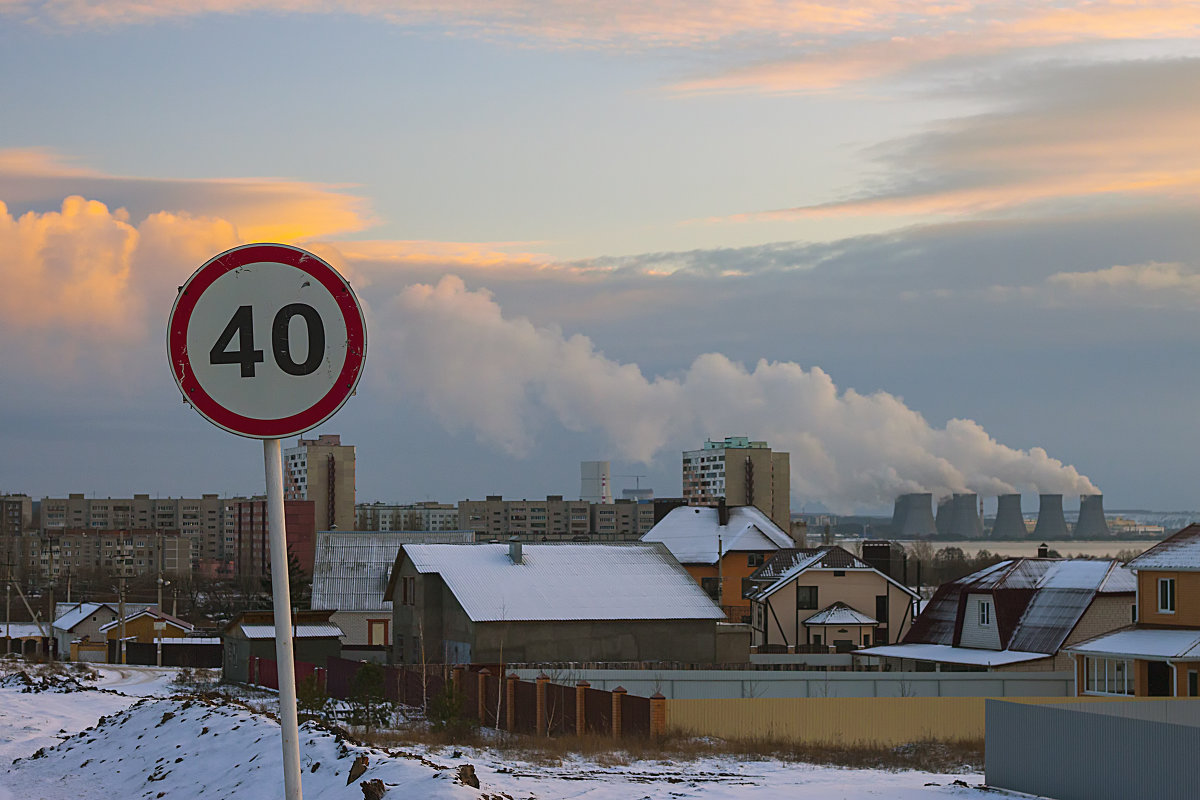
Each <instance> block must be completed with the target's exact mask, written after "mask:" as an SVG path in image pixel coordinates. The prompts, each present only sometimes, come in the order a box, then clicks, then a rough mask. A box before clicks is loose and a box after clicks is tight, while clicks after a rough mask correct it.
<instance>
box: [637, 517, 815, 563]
mask: <svg viewBox="0 0 1200 800" xmlns="http://www.w3.org/2000/svg"><path fill="white" fill-rule="evenodd" d="M727 512H728V514H729V519H728V524H726V525H722V524H721V520H720V517H719V513H720V511H719V509H716V508H710V507H708V506H679V507H678V508H673V509H671V511H670V512H668V514H667V515H666V516H665V517H663V518H662V519H661V520H659V522H658V524H657V525H655V526H654V527H653V528H651V529H650V530H648V531H646V533H645V535H643V536H642V541H643V542H662V543H663V544H665V545H666V546H667V549H669V550H670V551H671V553H672V555H674V556H675V558H676V559H678V560H679V563H681V564H715V563H717V559H718V557H719V554H718V547H719V549H720V553H721V554H723V553H731V552H769V551H772V550H779V549H782V548H785V547H794V546H795V542H794V541H793V540H792V537H790V536H788V535H787V534H786V533H785V532H784V531H782V530H781V529H780V528H779V526H778V525H776V524H775V523H774V522H772V521H771V518H770V517H768V516H767V515H766V514H764V513H763V512H762V511H759V510H758V509H757V508H755V507H754V506H729V507H728V508H727Z"/></svg>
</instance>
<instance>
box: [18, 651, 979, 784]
mask: <svg viewBox="0 0 1200 800" xmlns="http://www.w3.org/2000/svg"><path fill="white" fill-rule="evenodd" d="M173 674H174V673H173V671H172V670H165V669H153V668H137V667H111V666H110V667H102V668H101V669H100V677H99V680H98V681H96V682H95V683H96V685H98V686H99V687H100V690H96V689H85V690H82V691H68V692H65V693H63V692H55V691H42V692H25V691H22V688H23V687H22V686H20V685H16V684H15V683H14V682H13V681H8V682H7V685H0V800H65V799H66V798H71V800H75V798H92V797H95V798H122V799H123V800H135V799H138V800H140V799H141V798H147V799H150V798H170V800H199V799H200V798H206V799H207V798H226V797H245V798H250V799H251V800H273V799H274V798H282V796H283V787H282V783H283V782H282V767H281V761H282V758H281V753H280V744H279V726H278V724H277V723H276V722H274V721H273V720H272V719H270V718H269V717H266V716H263V715H261V714H259V713H256V712H255V711H252V710H250V709H248V708H244V707H241V706H239V705H237V704H236V703H227V702H219V701H217V702H214V701H202V700H196V699H192V700H187V699H183V698H176V697H171V696H169V695H170V693H171V689H172V687H171V686H170V681H171V679H172V677H173ZM0 683H4V682H3V681H0ZM39 750H41V752H40V753H39V752H38V751H39ZM361 755H365V756H366V757H367V759H368V762H369V765H368V768H367V770H366V772H365V773H364V774H363V775H362V776H361V777H357V778H356V779H355V780H354V781H352V782H351V783H350V784H349V785H348V784H347V777H348V774H349V770H350V767H351V765H352V764H353V763H354V761H355V759H356V758H357V757H358V756H361ZM13 759H18V760H17V761H15V763H14V762H13V761H12V760H13ZM301 759H302V763H303V766H304V777H303V783H304V796H305V797H306V798H308V800H333V799H334V798H339V799H342V798H344V799H346V800H350V799H351V798H352V799H353V800H361V798H362V797H363V791H362V789H361V788H360V787H359V785H358V784H359V783H360V782H362V781H370V780H375V779H378V780H381V781H383V783H384V784H385V786H386V787H387V788H388V794H387V797H395V798H397V799H398V800H399V798H429V799H430V800H459V799H460V798H461V800H468V799H469V800H479V798H499V797H508V798H513V799H514V800H526V798H529V799H531V800H552V799H554V798H563V799H564V800H566V799H567V798H570V799H571V800H627V798H636V799H637V800H669V799H670V800H681V799H686V798H712V800H742V798H750V797H753V798H756V799H757V798H765V799H766V800H773V799H774V798H779V800H782V799H783V798H788V799H789V800H791V798H797V797H800V798H822V799H824V798H830V799H831V800H839V799H844V800H866V799H867V798H895V800H932V799H934V798H948V797H956V798H972V797H984V796H988V797H996V796H997V795H1003V793H997V792H986V793H985V792H984V791H982V790H980V789H978V788H976V787H977V786H978V785H979V784H980V783H981V782H982V777H981V776H980V775H971V774H968V775H938V774H933V773H928V772H914V771H906V772H885V771H876V770H849V769H838V768H833V767H823V766H813V765H805V764H793V763H783V762H778V761H770V760H765V761H743V760H739V759H734V758H708V759H701V760H698V761H692V762H687V763H667V762H655V761H641V762H632V763H617V764H607V763H599V762H597V761H592V760H584V759H570V760H567V761H564V762H561V763H558V764H554V765H547V764H544V763H538V764H532V763H526V762H521V761H514V760H513V759H512V758H509V757H507V756H503V755H500V754H498V753H496V752H494V751H489V750H474V749H467V748H463V749H462V750H461V752H457V751H455V750H452V749H440V748H433V749H428V748H415V749H414V748H401V749H391V750H388V751H384V750H377V749H372V748H362V747H359V746H357V745H354V744H351V743H349V742H346V741H344V740H340V739H339V737H338V736H337V735H336V734H334V733H331V732H329V731H326V730H322V729H320V728H317V727H313V726H309V725H305V726H304V727H303V728H302V729H301ZM614 761H619V759H614ZM467 763H469V764H471V765H472V766H473V767H474V768H475V771H476V774H477V775H478V778H479V781H480V788H479V789H473V788H470V787H468V786H464V785H462V784H461V783H459V782H457V781H456V779H455V778H456V775H457V774H458V767H459V766H460V765H462V764H467ZM955 782H958V784H957V785H956V783H955ZM964 784H965V785H964Z"/></svg>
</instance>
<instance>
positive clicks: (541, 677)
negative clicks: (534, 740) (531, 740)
mask: <svg viewBox="0 0 1200 800" xmlns="http://www.w3.org/2000/svg"><path fill="white" fill-rule="evenodd" d="M548 683H550V676H549V675H547V674H546V673H544V672H539V673H538V676H537V724H536V726H535V727H536V730H537V735H538V736H549V735H550V720H549V719H548V718H547V714H546V684H548Z"/></svg>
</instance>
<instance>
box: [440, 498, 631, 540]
mask: <svg viewBox="0 0 1200 800" xmlns="http://www.w3.org/2000/svg"><path fill="white" fill-rule="evenodd" d="M458 527H459V529H460V530H467V531H475V535H476V538H477V539H481V540H486V539H509V538H511V537H513V536H516V537H518V538H520V539H524V540H527V541H541V540H543V539H544V540H547V541H552V542H553V541H571V540H583V539H588V540H591V541H632V540H635V539H639V538H641V536H642V534H643V533H645V532H646V531H648V530H650V529H651V528H652V527H654V506H653V505H650V504H649V503H634V502H631V501H626V500H620V501H617V502H615V503H589V502H587V501H585V500H564V499H563V497H562V495H548V496H547V497H546V499H545V500H505V499H504V498H503V497H501V496H499V495H489V496H488V498H487V499H486V500H463V501H462V502H460V503H459V504H458Z"/></svg>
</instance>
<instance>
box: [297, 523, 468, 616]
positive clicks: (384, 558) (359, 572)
mask: <svg viewBox="0 0 1200 800" xmlns="http://www.w3.org/2000/svg"><path fill="white" fill-rule="evenodd" d="M473 541H475V532H474V531H367V532H364V531H323V532H321V533H318V534H317V549H316V555H315V557H314V561H313V581H312V601H311V603H310V604H309V605H310V607H311V608H314V609H323V610H327V611H390V610H391V608H392V602H391V601H390V600H387V599H385V597H384V595H385V590H386V589H387V583H388V576H389V575H390V574H391V569H392V565H393V564H394V563H395V561H396V554H397V553H398V552H400V546H401V545H403V544H418V543H426V544H452V543H465V542H473Z"/></svg>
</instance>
